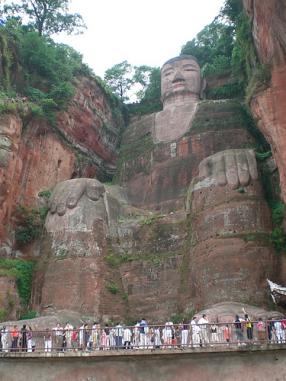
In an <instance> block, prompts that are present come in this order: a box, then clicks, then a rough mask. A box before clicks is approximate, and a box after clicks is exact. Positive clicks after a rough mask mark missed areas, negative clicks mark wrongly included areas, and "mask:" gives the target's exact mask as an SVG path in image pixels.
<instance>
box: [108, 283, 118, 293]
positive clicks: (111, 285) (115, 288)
mask: <svg viewBox="0 0 286 381" xmlns="http://www.w3.org/2000/svg"><path fill="white" fill-rule="evenodd" d="M105 286H106V289H107V291H109V292H110V293H111V294H113V295H116V294H118V293H119V287H118V285H117V284H116V283H115V282H114V281H109V282H108V283H106V285H105Z"/></svg>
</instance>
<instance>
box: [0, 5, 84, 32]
mask: <svg viewBox="0 0 286 381" xmlns="http://www.w3.org/2000/svg"><path fill="white" fill-rule="evenodd" d="M69 2H70V0H22V1H21V2H20V3H19V4H16V3H13V2H12V3H10V4H7V5H4V6H2V7H1V9H0V15H1V14H3V15H6V16H8V17H10V16H13V17H14V16H17V17H20V18H23V19H24V20H25V19H28V26H31V27H33V28H34V29H36V30H37V32H38V33H39V35H40V36H42V35H46V36H50V35H52V34H54V33H60V32H63V31H65V32H67V33H69V34H71V33H80V32H81V30H82V29H83V28H86V26H85V24H84V21H83V19H82V17H81V15H79V14H78V13H74V14H72V13H68V5H69Z"/></svg>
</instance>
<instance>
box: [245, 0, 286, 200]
mask: <svg viewBox="0 0 286 381" xmlns="http://www.w3.org/2000/svg"><path fill="white" fill-rule="evenodd" d="M243 2H244V7H245V9H246V11H247V12H248V14H249V16H250V17H251V19H252V23H253V28H252V33H253V37H254V42H255V45H256V48H257V53H258V55H259V58H260V62H261V64H263V65H267V66H268V67H269V70H270V73H271V81H270V83H269V86H268V87H267V88H266V89H265V90H263V91H260V92H258V93H257V94H255V96H254V97H253V98H252V100H251V110H252V113H253V115H254V117H255V118H257V120H258V127H259V128H260V130H261V131H262V133H263V134H264V136H265V137H266V138H267V140H268V142H269V143H270V144H271V147H272V152H273V155H274V157H275V160H276V163H277V165H278V168H279V174H280V184H281V191H282V197H283V200H284V202H285V200H286V173H285V168H286V153H285V149H284V145H285V141H286V116H285V99H286V66H285V62H286V31H285V23H286V9H285V4H283V2H281V1H279V0H261V1H260V0H244V1H243Z"/></svg>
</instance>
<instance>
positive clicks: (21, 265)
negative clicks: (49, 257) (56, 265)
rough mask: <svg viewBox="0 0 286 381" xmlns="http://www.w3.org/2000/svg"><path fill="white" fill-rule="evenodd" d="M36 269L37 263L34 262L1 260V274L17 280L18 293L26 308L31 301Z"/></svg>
mask: <svg viewBox="0 0 286 381" xmlns="http://www.w3.org/2000/svg"><path fill="white" fill-rule="evenodd" d="M34 269H35V262H33V261H24V260H22V259H0V274H1V275H2V276H13V277H15V278H16V281H17V288H18V293H19V296H20V299H21V303H22V305H23V306H26V305H27V304H28V302H29V300H30V295H31V289H32V278H33V272H34Z"/></svg>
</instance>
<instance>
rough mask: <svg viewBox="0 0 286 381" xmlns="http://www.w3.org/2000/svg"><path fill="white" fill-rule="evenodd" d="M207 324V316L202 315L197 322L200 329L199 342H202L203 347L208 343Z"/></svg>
mask: <svg viewBox="0 0 286 381" xmlns="http://www.w3.org/2000/svg"><path fill="white" fill-rule="evenodd" d="M208 324H209V321H208V319H207V315H206V314H203V316H202V317H201V318H200V319H199V321H198V325H199V326H200V328H201V340H202V345H203V346H205V345H206V344H208V343H209V337H208Z"/></svg>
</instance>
